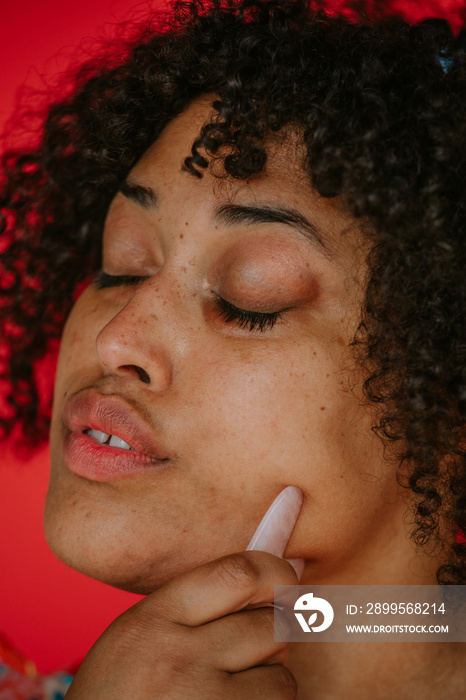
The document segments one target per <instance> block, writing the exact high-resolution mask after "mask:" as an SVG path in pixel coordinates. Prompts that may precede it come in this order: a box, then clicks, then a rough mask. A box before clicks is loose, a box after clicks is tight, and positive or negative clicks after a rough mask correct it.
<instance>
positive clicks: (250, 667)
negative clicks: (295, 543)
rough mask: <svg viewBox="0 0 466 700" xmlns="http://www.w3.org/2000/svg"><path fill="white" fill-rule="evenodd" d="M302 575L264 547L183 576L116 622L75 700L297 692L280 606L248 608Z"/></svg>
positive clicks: (88, 663) (251, 697) (86, 667)
mask: <svg viewBox="0 0 466 700" xmlns="http://www.w3.org/2000/svg"><path fill="white" fill-rule="evenodd" d="M297 583H298V580H297V577H296V574H295V572H294V570H293V568H292V567H291V565H290V564H288V563H287V562H286V561H283V560H282V559H279V558H278V557H276V556H274V555H272V554H268V553H266V552H256V551H250V552H242V553H239V554H232V555H228V556H225V557H222V558H220V559H217V560H215V561H212V562H209V563H207V564H204V565H202V566H200V567H198V568H196V569H193V570H192V571H188V572H186V573H184V574H182V575H181V576H178V577H177V578H175V579H173V580H172V581H170V582H169V583H167V584H165V585H164V586H162V587H161V588H159V589H158V590H157V591H155V592H154V593H151V594H150V595H148V596H147V597H146V598H144V599H143V600H141V601H140V602H139V603H137V604H136V605H134V606H133V607H132V608H130V609H129V610H127V611H126V612H124V613H123V614H122V615H120V616H119V617H118V618H117V619H116V620H115V621H114V622H113V623H112V624H111V625H110V626H109V627H108V629H107V630H106V631H105V632H104V633H103V635H102V636H101V637H100V639H98V641H97V642H96V644H95V645H94V646H93V647H92V649H91V650H90V652H89V653H88V655H87V656H86V658H85V660H84V662H83V664H82V666H81V668H80V670H79V671H78V673H77V675H76V678H75V680H74V681H73V683H72V684H71V687H70V690H69V691H68V693H67V695H66V699H67V700H119V699H120V698H121V700H133V698H134V699H136V698H137V700H149V699H154V700H156V699H158V698H163V699H164V700H186V699H187V698H189V699H190V700H197V699H199V700H209V699H210V698H212V699H213V700H220V699H222V700H229V699H230V698H231V700H238V699H239V698H245V699H247V700H255V699H256V698H257V699H259V698H261V699H262V698H267V700H292V699H294V698H296V694H297V686H296V681H295V679H294V677H293V675H292V674H291V672H290V671H289V670H288V669H287V668H285V667H284V665H283V664H284V663H285V661H286V658H287V647H288V645H287V644H286V643H278V642H274V641H273V626H274V608H272V607H255V608H252V609H248V610H244V608H245V607H246V606H248V605H252V606H254V605H256V604H258V603H261V602H264V601H265V602H269V601H271V600H273V594H274V589H273V587H274V585H296V584H297ZM277 614H278V615H279V614H280V613H279V612H278V613H277ZM279 619H280V620H281V624H284V625H286V624H287V623H286V621H285V620H284V618H283V619H282V618H279ZM276 624H277V622H276Z"/></svg>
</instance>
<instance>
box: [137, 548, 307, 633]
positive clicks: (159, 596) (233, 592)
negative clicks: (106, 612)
mask: <svg viewBox="0 0 466 700" xmlns="http://www.w3.org/2000/svg"><path fill="white" fill-rule="evenodd" d="M296 584H297V578H296V574H295V572H294V571H293V569H292V567H291V566H290V565H289V564H288V563H287V562H285V561H283V560H282V559H279V558H278V557H275V556H273V555H272V554H268V553H266V552H240V553H237V554H230V555H228V556H225V557H221V558H220V559H216V560H215V561H212V562H208V563H206V564H203V565H202V566H199V567H198V568H196V569H193V570H192V571H188V572H186V573H185V574H182V575H181V576H178V577H177V578H176V579H173V580H172V581H170V582H169V583H167V584H166V585H165V586H163V587H162V588H160V589H159V590H157V591H155V592H154V593H152V594H150V595H148V596H147V597H146V598H145V599H144V600H142V601H141V602H140V603H139V604H138V606H139V610H140V611H141V612H144V613H147V614H149V615H150V613H151V610H152V611H153V612H154V613H155V614H156V615H157V617H158V620H159V621H160V618H164V619H166V620H167V621H169V622H177V623H179V624H182V625H188V626H190V627H196V626H198V625H204V624H206V623H207V622H211V621H212V620H216V619H217V618H220V617H223V616H224V615H228V614H230V613H232V612H235V611H237V610H241V609H242V608H244V607H246V606H247V605H248V604H254V603H260V602H262V601H271V600H273V595H274V586H278V585H282V586H292V585H296Z"/></svg>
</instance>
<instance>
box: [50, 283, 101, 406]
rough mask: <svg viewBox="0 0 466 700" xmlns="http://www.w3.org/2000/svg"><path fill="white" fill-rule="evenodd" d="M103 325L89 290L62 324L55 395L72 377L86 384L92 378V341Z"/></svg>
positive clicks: (93, 349) (91, 292) (71, 381)
mask: <svg viewBox="0 0 466 700" xmlns="http://www.w3.org/2000/svg"><path fill="white" fill-rule="evenodd" d="M103 325H105V320H104V318H103V317H102V311H101V310H99V306H98V304H97V302H96V301H94V300H93V290H91V289H87V290H86V291H85V292H83V294H82V295H81V296H80V298H79V299H78V301H77V302H76V303H75V305H74V306H73V309H72V310H71V313H70V315H69V317H68V319H67V322H66V324H65V328H64V330H63V335H62V339H61V344H60V353H59V356H58V366H57V374H56V379H55V394H56V395H57V392H59V391H62V390H66V389H67V388H68V386H69V385H72V384H73V379H74V377H75V376H76V377H78V378H79V382H80V385H82V380H83V379H84V381H86V378H87V377H89V380H92V379H93V378H95V374H96V364H97V359H95V362H92V358H96V355H95V341H96V338H97V335H98V333H99V330H100V329H101V328H102V327H103Z"/></svg>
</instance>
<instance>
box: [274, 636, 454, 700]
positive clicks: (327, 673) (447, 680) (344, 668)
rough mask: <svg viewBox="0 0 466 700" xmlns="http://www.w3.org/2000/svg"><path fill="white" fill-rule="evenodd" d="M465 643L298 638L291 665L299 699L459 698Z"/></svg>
mask: <svg viewBox="0 0 466 700" xmlns="http://www.w3.org/2000/svg"><path fill="white" fill-rule="evenodd" d="M464 646H465V645H464V644H453V643H442V644H440V643H422V642H416V643H372V644H371V643H361V642H359V643H356V642H343V643H315V642H312V643H302V642H301V643H299V642H296V643H294V644H291V645H290V654H289V659H288V662H287V664H286V665H287V667H288V668H289V669H290V670H291V672H292V673H293V675H294V677H295V678H296V681H297V683H298V688H299V692H298V696H297V700H393V698H399V699H400V700H407V699H408V698H410V699H412V698H422V699H423V700H457V698H459V697H462V696H463V695H464V688H465V683H466V674H465V672H464V667H465V661H466V654H465V651H464V649H463V648H462V647H464Z"/></svg>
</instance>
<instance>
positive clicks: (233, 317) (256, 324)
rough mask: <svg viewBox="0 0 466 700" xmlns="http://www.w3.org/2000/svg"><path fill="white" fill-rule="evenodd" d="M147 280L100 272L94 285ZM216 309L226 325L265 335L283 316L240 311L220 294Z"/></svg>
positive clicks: (129, 283)
mask: <svg viewBox="0 0 466 700" xmlns="http://www.w3.org/2000/svg"><path fill="white" fill-rule="evenodd" d="M146 279H147V277H137V276H133V275H109V274H107V273H106V272H99V273H98V275H97V276H96V278H95V279H94V282H93V284H94V286H95V287H96V288H97V289H108V288H109V287H119V286H123V285H133V286H134V285H137V284H141V283H142V282H144V280H146ZM215 309H216V311H217V313H218V315H219V316H220V318H221V319H222V320H223V321H224V322H225V323H234V324H235V325H236V326H238V327H239V328H243V329H246V330H248V331H249V332H252V331H256V330H257V331H259V332H260V333H263V332H264V331H267V330H271V329H272V328H273V327H274V325H275V323H276V322H277V321H278V320H279V319H280V318H281V316H282V314H281V312H280V311H274V312H271V313H264V312H261V311H246V309H239V308H238V307H237V306H233V304H230V302H228V301H226V300H225V299H223V298H222V297H219V296H218V294H215Z"/></svg>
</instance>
